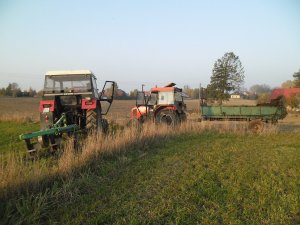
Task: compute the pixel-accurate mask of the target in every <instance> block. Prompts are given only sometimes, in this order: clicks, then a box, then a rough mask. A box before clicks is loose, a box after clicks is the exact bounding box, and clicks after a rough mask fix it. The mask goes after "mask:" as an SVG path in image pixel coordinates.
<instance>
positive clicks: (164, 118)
mask: <svg viewBox="0 0 300 225" xmlns="http://www.w3.org/2000/svg"><path fill="white" fill-rule="evenodd" d="M155 122H156V123H157V124H165V125H168V126H176V125H177V124H178V123H179V122H180V119H179V116H178V115H177V113H176V112H175V111H172V110H162V111H160V112H159V113H158V114H157V115H156V117H155Z"/></svg>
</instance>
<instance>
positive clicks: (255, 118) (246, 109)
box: [200, 104, 287, 130]
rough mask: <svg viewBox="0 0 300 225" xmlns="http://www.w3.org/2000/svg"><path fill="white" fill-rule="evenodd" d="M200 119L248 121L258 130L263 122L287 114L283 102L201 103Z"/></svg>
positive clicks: (278, 118) (283, 116)
mask: <svg viewBox="0 0 300 225" xmlns="http://www.w3.org/2000/svg"><path fill="white" fill-rule="evenodd" d="M200 110H201V116H200V120H209V121H213V120H228V121H249V122H250V124H249V127H250V128H251V129H252V128H253V129H255V130H260V129H262V128H263V126H264V122H265V123H269V122H270V123H273V124H275V123H277V122H278V120H280V119H283V118H285V117H286V115H287V111H286V108H285V106H284V105H283V104H264V105H257V106H208V105H203V104H201V106H200Z"/></svg>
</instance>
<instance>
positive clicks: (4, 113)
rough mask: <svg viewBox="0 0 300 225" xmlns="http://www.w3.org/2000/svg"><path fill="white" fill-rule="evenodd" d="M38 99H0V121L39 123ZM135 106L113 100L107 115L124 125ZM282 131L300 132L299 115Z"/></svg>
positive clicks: (194, 109) (191, 110) (193, 110)
mask: <svg viewBox="0 0 300 225" xmlns="http://www.w3.org/2000/svg"><path fill="white" fill-rule="evenodd" d="M39 101H40V98H0V121H11V120H14V121H27V122H31V121H39V110H38V108H39ZM255 104H256V101H254V100H241V99H232V100H230V101H228V102H225V103H224V105H255ZM186 105H187V112H188V119H189V120H197V119H198V118H199V101H198V100H186ZM134 106H135V101H134V100H115V101H114V102H113V104H112V106H111V109H110V111H109V113H108V115H107V119H108V120H109V121H111V122H114V123H118V124H120V125H125V124H126V123H127V122H128V121H129V120H130V110H131V108H132V107H134ZM279 128H280V130H283V131H293V130H297V131H298V130H299V131H300V114H296V113H290V114H289V115H288V116H287V117H286V118H285V119H284V120H280V121H279Z"/></svg>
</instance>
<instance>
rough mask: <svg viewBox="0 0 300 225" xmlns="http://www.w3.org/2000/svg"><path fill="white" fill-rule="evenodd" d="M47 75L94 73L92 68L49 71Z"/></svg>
mask: <svg viewBox="0 0 300 225" xmlns="http://www.w3.org/2000/svg"><path fill="white" fill-rule="evenodd" d="M45 75H50V76H65V75H93V76H94V74H93V72H92V71H90V70H55V71H48V72H47V73H46V74H45Z"/></svg>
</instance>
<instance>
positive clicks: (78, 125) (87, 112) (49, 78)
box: [20, 70, 115, 153]
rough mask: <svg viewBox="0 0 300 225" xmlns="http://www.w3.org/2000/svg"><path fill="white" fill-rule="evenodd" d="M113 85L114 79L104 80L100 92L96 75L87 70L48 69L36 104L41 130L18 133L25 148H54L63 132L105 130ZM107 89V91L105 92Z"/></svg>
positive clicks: (31, 149)
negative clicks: (41, 94)
mask: <svg viewBox="0 0 300 225" xmlns="http://www.w3.org/2000/svg"><path fill="white" fill-rule="evenodd" d="M107 86H109V87H108V88H107ZM114 87H115V82H114V81H106V82H105V85H104V87H103V89H102V92H101V93H100V94H99V90H98V88H97V85H96V76H95V75H94V74H93V73H92V72H91V71H89V70H70V71H49V72H47V73H46V75H45V84H44V90H43V96H42V100H41V101H40V108H39V110H40V125H41V130H40V131H36V132H32V133H28V134H22V135H20V139H21V140H25V142H26V146H27V149H28V152H29V153H34V152H36V151H37V150H39V149H41V148H48V147H50V149H51V150H52V151H54V150H56V149H57V148H59V146H60V142H61V140H62V135H63V134H64V133H67V134H68V135H73V134H76V133H78V132H79V131H80V132H82V133H90V132H93V131H101V132H104V133H105V132H106V131H107V129H108V122H107V120H106V119H105V118H104V115H106V114H107V112H108V110H109V108H110V106H111V104H112V102H113V93H114ZM107 90H110V91H109V93H110V95H109V94H106V95H105V91H107ZM103 106H106V107H103Z"/></svg>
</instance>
